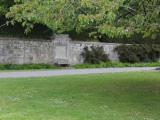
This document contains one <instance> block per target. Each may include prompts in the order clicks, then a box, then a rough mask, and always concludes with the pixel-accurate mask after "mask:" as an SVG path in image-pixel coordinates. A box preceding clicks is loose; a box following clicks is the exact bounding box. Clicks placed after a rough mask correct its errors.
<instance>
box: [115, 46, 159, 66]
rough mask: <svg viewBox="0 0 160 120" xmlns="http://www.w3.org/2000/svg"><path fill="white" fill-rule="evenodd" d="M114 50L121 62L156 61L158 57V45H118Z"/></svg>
mask: <svg viewBox="0 0 160 120" xmlns="http://www.w3.org/2000/svg"><path fill="white" fill-rule="evenodd" d="M115 51H117V52H118V55H119V59H120V61H121V62H129V63H138V62H156V61H158V60H159V58H160V45H148V44H139V45H137V44H136V45H120V46H118V47H117V48H116V49H115Z"/></svg>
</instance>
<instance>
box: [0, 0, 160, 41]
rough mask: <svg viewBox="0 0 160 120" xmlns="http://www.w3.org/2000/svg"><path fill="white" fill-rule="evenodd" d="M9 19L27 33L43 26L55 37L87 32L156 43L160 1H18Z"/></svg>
mask: <svg viewBox="0 0 160 120" xmlns="http://www.w3.org/2000/svg"><path fill="white" fill-rule="evenodd" d="M3 1H5V0H3ZM2 3H3V2H2ZM0 4H1V3H0ZM6 17H7V18H11V19H12V21H11V23H12V24H14V23H15V22H20V23H22V26H24V27H26V32H29V31H30V30H31V29H32V28H33V27H34V24H35V23H40V24H44V25H46V26H48V27H49V28H51V29H52V30H53V31H54V32H56V33H63V32H69V31H76V32H83V31H88V32H89V33H90V35H91V36H96V37H101V35H106V36H109V37H112V38H113V37H123V36H131V35H133V34H135V33H138V34H142V35H143V36H144V37H148V36H151V37H152V38H153V39H154V38H156V36H157V35H158V34H159V33H160V1H159V0H141V1H140V0H15V4H14V5H13V6H12V7H11V8H10V11H9V12H8V13H7V14H6Z"/></svg>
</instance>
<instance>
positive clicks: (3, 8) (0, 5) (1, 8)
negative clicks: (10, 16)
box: [0, 0, 14, 15]
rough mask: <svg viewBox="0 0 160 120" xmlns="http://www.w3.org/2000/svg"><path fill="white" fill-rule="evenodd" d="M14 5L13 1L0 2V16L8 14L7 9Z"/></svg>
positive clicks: (3, 0) (0, 0) (2, 0)
mask: <svg viewBox="0 0 160 120" xmlns="http://www.w3.org/2000/svg"><path fill="white" fill-rule="evenodd" d="M13 4H14V0H0V15H4V14H5V13H6V12H8V10H9V7H11V6H12V5H13Z"/></svg>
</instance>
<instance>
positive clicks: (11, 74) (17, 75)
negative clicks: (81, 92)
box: [0, 67, 157, 78]
mask: <svg viewBox="0 0 160 120" xmlns="http://www.w3.org/2000/svg"><path fill="white" fill-rule="evenodd" d="M156 69H157V67H129V68H97V69H67V70H47V71H45V70H42V71H15V72H1V73H0V78H26V77H47V76H48V77H49V76H61V75H84V74H99V73H119V72H136V71H152V70H156Z"/></svg>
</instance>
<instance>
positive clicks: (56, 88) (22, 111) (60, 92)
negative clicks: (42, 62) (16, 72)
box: [0, 72, 160, 120]
mask: <svg viewBox="0 0 160 120" xmlns="http://www.w3.org/2000/svg"><path fill="white" fill-rule="evenodd" d="M159 119H160V73H159V72H142V73H118V74H99V75H80V76H62V77H46V78H27V79H26V78H23V79H1V80H0V120H159Z"/></svg>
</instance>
